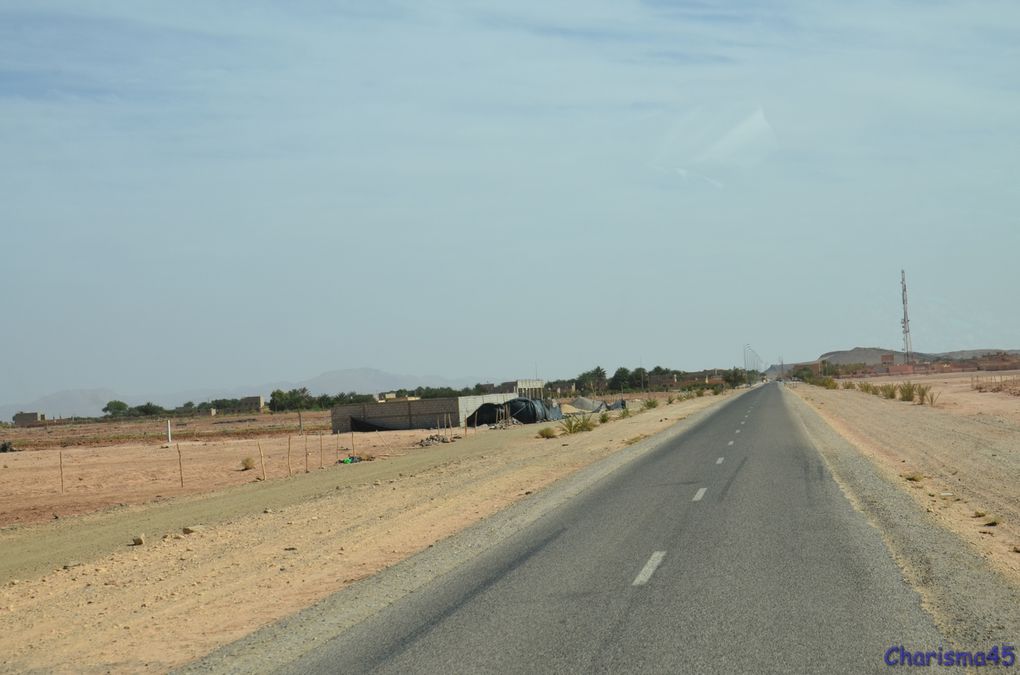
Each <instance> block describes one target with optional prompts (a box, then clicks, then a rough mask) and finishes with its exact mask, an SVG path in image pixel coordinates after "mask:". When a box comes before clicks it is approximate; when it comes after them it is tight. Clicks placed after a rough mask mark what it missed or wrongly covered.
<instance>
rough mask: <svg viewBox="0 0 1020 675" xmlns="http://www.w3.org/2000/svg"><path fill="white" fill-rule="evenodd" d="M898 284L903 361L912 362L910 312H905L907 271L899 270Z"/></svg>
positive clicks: (912, 347)
mask: <svg viewBox="0 0 1020 675" xmlns="http://www.w3.org/2000/svg"><path fill="white" fill-rule="evenodd" d="M900 285H901V286H902V287H903V320H902V321H900V323H901V324H902V325H903V363H913V362H914V346H913V345H912V344H911V343H910V314H909V313H908V312H907V273H906V271H904V270H900Z"/></svg>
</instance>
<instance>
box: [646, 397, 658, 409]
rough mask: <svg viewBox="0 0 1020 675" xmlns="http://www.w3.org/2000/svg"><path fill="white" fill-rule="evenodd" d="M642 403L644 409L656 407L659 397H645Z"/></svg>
mask: <svg viewBox="0 0 1020 675" xmlns="http://www.w3.org/2000/svg"><path fill="white" fill-rule="evenodd" d="M642 405H643V406H644V408H645V410H651V409H652V408H658V407H659V399H656V398H647V399H645V402H644V403H643V404H642Z"/></svg>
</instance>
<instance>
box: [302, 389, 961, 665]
mask: <svg viewBox="0 0 1020 675" xmlns="http://www.w3.org/2000/svg"><path fill="white" fill-rule="evenodd" d="M943 644H945V641H944V640H943V639H942V638H941V637H940V635H939V633H938V632H937V630H936V629H935V627H934V625H933V623H932V621H931V619H930V617H929V616H928V614H927V613H925V611H924V610H923V609H922V608H921V604H920V598H919V596H918V594H917V593H916V592H915V591H913V590H912V589H911V588H910V587H909V586H908V585H907V584H906V583H905V582H904V581H903V578H902V575H901V573H900V570H899V568H898V567H897V566H896V564H895V563H894V562H893V560H892V559H891V557H890V555H889V553H888V551H887V549H886V547H885V546H884V545H883V543H882V540H881V537H880V535H879V533H878V531H877V530H876V529H874V528H873V527H871V526H870V525H869V524H868V523H867V521H866V519H865V518H864V516H863V515H862V514H860V513H858V512H856V511H854V510H853V508H852V507H851V505H850V503H849V502H848V500H847V499H846V497H845V496H844V495H843V494H842V493H841V491H840V489H839V488H838V486H837V485H836V483H835V482H834V481H833V480H832V477H831V476H830V475H829V473H828V471H827V469H826V466H825V464H824V462H823V461H822V459H821V457H820V456H819V454H818V452H817V451H816V450H815V449H814V448H812V447H811V445H810V443H809V442H808V441H807V440H806V438H805V436H804V435H803V434H802V432H801V431H800V428H799V426H798V424H797V423H796V421H795V419H794V418H793V417H792V416H791V413H790V411H789V410H788V408H787V406H786V404H785V403H784V394H783V392H782V388H781V386H780V385H776V384H770V385H765V386H760V387H758V388H757V389H755V390H754V391H750V392H748V393H746V394H745V395H743V396H740V397H738V398H736V399H734V400H733V401H732V402H730V403H728V404H726V405H725V406H723V407H721V408H720V409H719V410H718V411H717V412H716V413H715V414H713V415H712V416H711V417H708V418H707V419H706V420H705V421H704V422H703V423H702V424H700V425H698V426H697V427H695V428H693V429H692V430H691V431H690V432H688V433H686V434H684V435H683V436H681V437H679V438H677V439H675V440H674V441H672V442H670V443H668V444H666V445H664V446H663V447H661V448H659V449H657V450H655V451H653V452H651V453H649V454H648V455H645V456H644V457H642V458H640V459H638V460H636V461H634V462H632V463H631V464H628V465H627V466H626V467H625V468H623V469H621V470H620V471H618V472H617V473H615V474H613V475H612V476H611V477H610V478H608V479H606V480H604V481H602V482H600V483H599V484H597V485H596V486H594V487H593V488H591V489H589V490H587V491H586V492H584V493H582V494H581V495H579V496H578V497H577V498H575V499H573V500H572V501H571V502H570V503H568V504H567V505H565V506H564V507H561V508H558V509H556V510H554V511H552V512H551V513H549V514H547V515H546V516H544V517H543V518H541V519H540V520H539V521H537V522H536V523H534V524H533V525H531V526H530V527H528V528H526V529H524V530H522V531H521V532H519V533H518V534H517V535H515V536H514V537H512V538H511V539H509V540H508V541H505V542H503V543H502V544H500V545H497V546H495V547H493V548H492V549H490V550H489V551H487V552H486V553H485V554H483V555H481V556H479V557H478V558H476V559H475V560H474V561H472V562H471V563H469V564H466V565H464V566H462V567H461V568H459V569H458V570H456V571H455V572H453V573H450V574H447V575H445V576H444V577H441V578H439V579H437V580H436V581H435V582H433V583H432V584H430V585H429V586H427V587H426V588H425V589H424V590H423V591H420V592H418V593H413V594H410V595H408V596H407V597H405V598H404V599H402V600H400V601H398V602H396V603H394V604H392V605H390V606H389V607H388V608H386V609H385V610H383V611H381V612H380V613H378V614H377V615H375V616H374V617H373V618H371V619H369V620H367V621H365V622H363V623H361V624H359V625H357V626H355V627H354V628H352V629H350V630H348V631H346V632H344V633H343V634H342V635H340V636H338V637H337V638H335V639H333V640H331V641H329V642H327V643H325V644H323V645H322V646H321V647H319V648H318V649H316V650H314V651H312V652H310V653H308V654H306V655H305V656H304V657H303V658H302V659H300V660H299V661H297V662H295V663H293V664H291V666H290V667H289V668H288V669H287V672H294V673H363V672H372V673H444V674H449V673H516V672H529V673H534V672H537V673H546V672H556V673H572V672H584V673H591V672H606V673H626V672H641V673H657V672H671V673H758V672H783V673H842V672H846V673H860V672H887V671H889V670H890V668H889V667H888V666H887V665H885V663H884V661H883V656H884V654H885V652H886V650H887V649H889V647H891V646H893V645H904V646H906V647H907V648H908V649H911V650H928V649H938V648H939V646H940V645H943ZM911 670H913V669H911ZM925 670H926V671H928V670H930V669H927V668H926V669H925ZM954 670H957V669H954ZM957 672H959V670H957Z"/></svg>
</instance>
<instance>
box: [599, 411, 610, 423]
mask: <svg viewBox="0 0 1020 675" xmlns="http://www.w3.org/2000/svg"><path fill="white" fill-rule="evenodd" d="M607 422H609V413H607V412H604V413H602V414H601V415H599V424H606V423H607Z"/></svg>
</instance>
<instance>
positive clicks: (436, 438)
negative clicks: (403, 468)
mask: <svg viewBox="0 0 1020 675" xmlns="http://www.w3.org/2000/svg"><path fill="white" fill-rule="evenodd" d="M452 442H453V439H452V438H448V437H447V436H440V435H439V434H432V435H431V436H426V437H425V438H423V439H421V440H420V441H418V447H420V448H427V447H429V446H432V445H439V444H440V443H452Z"/></svg>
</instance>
